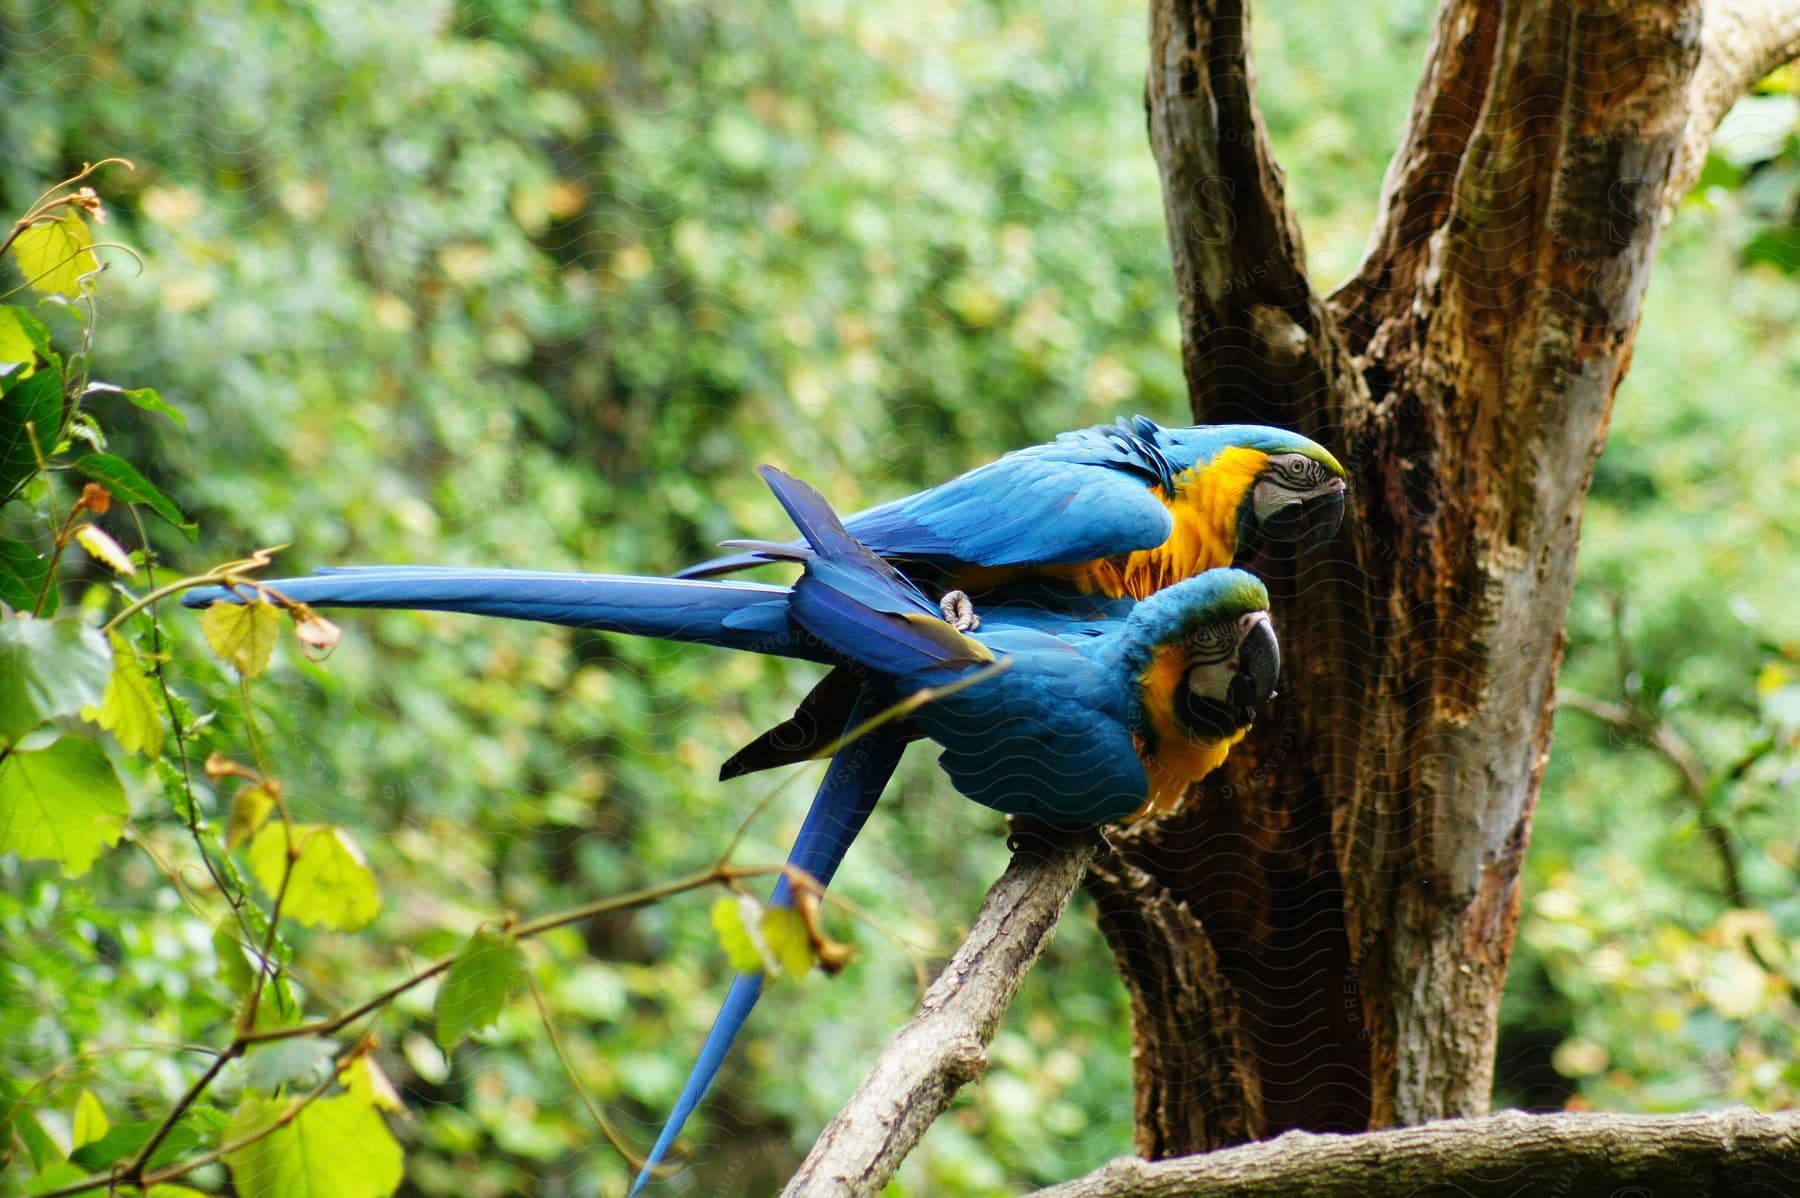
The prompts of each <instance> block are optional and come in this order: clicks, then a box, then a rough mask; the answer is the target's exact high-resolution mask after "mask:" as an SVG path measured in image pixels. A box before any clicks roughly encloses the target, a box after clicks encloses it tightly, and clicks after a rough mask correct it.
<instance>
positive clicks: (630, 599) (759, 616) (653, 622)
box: [182, 566, 831, 661]
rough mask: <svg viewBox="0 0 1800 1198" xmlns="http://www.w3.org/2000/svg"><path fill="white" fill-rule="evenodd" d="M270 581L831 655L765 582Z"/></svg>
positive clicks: (382, 599) (383, 569)
mask: <svg viewBox="0 0 1800 1198" xmlns="http://www.w3.org/2000/svg"><path fill="white" fill-rule="evenodd" d="M266 585H267V586H269V587H270V588H272V589H273V590H276V591H278V592H280V593H281V594H282V595H284V596H286V597H287V598H289V599H292V600H295V601H296V602H300V603H308V604H313V605H316V606H319V607H368V608H389V609H404V610H423V611H448V612H466V613H468V614H471V615H478V616H501V617H504V618H507V619H513V620H536V621H539V622H541V623H545V624H563V625H566V626H568V627H571V628H591V629H596V630H599V631H602V632H623V633H630V634H632V635H635V636H649V637H657V638H660V639H664V640H672V641H690V642H694V643H697V644H702V645H718V646H722V647H724V648H727V649H744V650H748V651H750V652H753V653H770V654H774V655H776V656H779V657H798V658H804V659H806V660H809V661H828V660H831V658H830V657H829V656H828V654H827V653H826V651H825V649H824V647H823V646H821V645H820V644H819V643H818V642H817V641H815V640H814V639H813V638H812V637H810V636H807V635H804V634H802V633H798V632H796V631H795V630H794V628H793V626H792V625H791V624H790V623H789V621H788V618H787V609H788V601H789V599H790V596H791V592H790V591H789V590H788V588H787V587H779V586H767V585H764V584H761V583H751V582H708V581H690V580H685V579H672V578H640V577H636V576H633V575H628V574H557V573H547V572H543V571H537V570H480V569H463V568H461V567H455V566H361V567H337V568H334V569H331V570H328V571H325V572H321V573H319V574H316V575H314V576H312V577H310V578H281V579H273V580H270V581H269V582H268V583H267V584H266ZM254 591H255V589H254V588H253V587H247V586H243V587H239V588H237V590H236V591H231V590H228V589H226V588H224V587H202V588H199V589H197V590H193V591H189V592H188V593H187V594H185V595H183V596H182V602H183V603H185V604H187V605H188V606H189V607H204V606H206V605H207V604H209V603H219V602H226V603H241V602H243V601H244V599H245V597H247V596H252V595H253V594H254Z"/></svg>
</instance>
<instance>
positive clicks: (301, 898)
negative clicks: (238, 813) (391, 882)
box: [250, 821, 381, 932]
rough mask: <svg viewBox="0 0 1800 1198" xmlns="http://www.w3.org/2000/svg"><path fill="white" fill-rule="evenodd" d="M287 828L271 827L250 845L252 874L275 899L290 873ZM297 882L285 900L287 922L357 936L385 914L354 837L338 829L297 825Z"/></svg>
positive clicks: (283, 910) (290, 886)
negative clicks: (283, 879)
mask: <svg viewBox="0 0 1800 1198" xmlns="http://www.w3.org/2000/svg"><path fill="white" fill-rule="evenodd" d="M287 827H288V826H287V825H285V824H282V823H280V822H279V821H277V822H275V823H271V824H268V825H266V826H264V828H263V830H262V831H261V832H259V833H257V835H256V839H255V840H254V841H252V842H251V844H250V873H251V875H252V876H254V877H255V878H256V881H257V883H258V884H259V885H260V886H261V887H262V888H263V890H265V891H267V892H268V893H269V894H270V895H275V894H278V893H281V877H282V874H283V873H284V872H285V871H286V869H287V862H288V831H287ZM293 843H294V851H295V853H296V857H295V859H294V865H293V876H292V877H290V878H288V882H287V891H286V893H285V894H283V896H282V901H281V913H282V915H283V916H284V917H286V918H289V919H292V920H294V921H295V922H296V923H300V924H304V925H306V926H307V927H324V928H333V929H336V930H337V931H340V932H354V931H356V929H358V928H361V927H366V926H367V925H368V924H369V922H370V921H371V920H373V919H374V918H375V917H376V916H377V915H379V914H380V913H381V890H380V888H379V887H377V886H376V884H375V875H374V874H373V873H370V872H369V867H368V866H367V865H366V864H364V863H363V859H362V854H361V853H360V852H358V851H357V849H356V846H355V845H354V844H353V843H352V842H351V840H350V837H349V835H348V834H347V833H346V832H345V831H344V830H343V829H342V828H339V827H337V826H336V825H334V824H294V825H293Z"/></svg>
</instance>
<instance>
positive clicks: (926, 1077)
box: [782, 837, 1096, 1198]
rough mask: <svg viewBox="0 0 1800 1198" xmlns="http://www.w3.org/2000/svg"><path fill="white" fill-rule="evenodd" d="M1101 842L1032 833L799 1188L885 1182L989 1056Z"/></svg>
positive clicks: (821, 1190) (805, 1168) (799, 1178)
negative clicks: (1044, 838) (1015, 999)
mask: <svg viewBox="0 0 1800 1198" xmlns="http://www.w3.org/2000/svg"><path fill="white" fill-rule="evenodd" d="M1095 847H1096V843H1095V841H1094V840H1093V838H1092V837H1083V838H1081V839H1080V840H1077V841H1073V842H1068V841H1062V842H1047V841H1041V840H1036V839H1035V838H1034V839H1033V840H1032V841H1031V842H1030V843H1029V844H1027V845H1024V846H1021V847H1020V848H1019V849H1018V850H1017V851H1016V852H1015V853H1014V854H1013V859H1012V862H1011V864H1009V865H1008V866H1007V867H1006V872H1005V873H1004V874H1002V875H1001V877H1000V880H999V881H998V882H995V883H994V885H993V887H992V888H991V889H990V890H989V891H988V895H987V900H986V901H985V902H983V903H982V905H981V912H980V914H979V915H977V916H976V917H975V925H974V926H973V927H972V928H970V929H969V935H968V937H967V938H966V939H965V940H964V941H963V943H962V946H961V947H960V948H958V949H957V950H956V955H955V956H954V957H952V958H951V960H950V964H949V965H947V966H946V967H945V969H944V972H943V973H942V974H940V975H939V977H938V980H937V981H936V982H934V983H933V984H932V986H931V989H930V990H928V991H927V992H926V994H925V998H924V1001H923V1002H922V1003H921V1004H920V1009H919V1013H918V1014H917V1015H915V1016H914V1017H913V1020H912V1022H911V1023H908V1024H907V1025H906V1026H905V1027H904V1028H902V1029H901V1030H900V1032H899V1033H898V1034H897V1035H895V1037H894V1038H893V1039H892V1040H890V1041H889V1042H888V1046H887V1048H886V1049H885V1050H884V1051H883V1052H882V1054H881V1059H880V1060H878V1061H877V1062H876V1063H875V1067H874V1069H872V1070H871V1071H870V1072H869V1076H868V1077H867V1079H865V1080H864V1082H863V1084H862V1085H861V1086H860V1087H858V1089H857V1091H856V1093H855V1094H854V1095H852V1096H851V1098H850V1102H849V1104H848V1105H846V1106H845V1107H844V1109H843V1110H842V1111H840V1112H839V1113H838V1116H837V1118H835V1119H833V1120H832V1121H831V1125H830V1126H829V1127H827V1128H826V1129H825V1133H824V1134H823V1135H822V1136H820V1137H819V1141H818V1143H816V1144H814V1145H813V1150H812V1152H811V1153H810V1154H808V1156H807V1158H806V1160H805V1162H804V1163H802V1164H801V1166H800V1170H799V1172H798V1173H796V1174H795V1175H794V1177H793V1179H792V1180H791V1181H789V1182H788V1185H787V1188H786V1189H785V1190H783V1191H782V1193H783V1195H784V1198H797V1196H799V1195H824V1194H831V1195H839V1194H871V1193H875V1192H877V1191H879V1190H880V1189H881V1188H882V1186H884V1185H886V1184H887V1181H888V1179H889V1178H890V1177H891V1176H893V1173H894V1170H895V1169H897V1168H899V1166H900V1162H901V1160H902V1159H904V1158H905V1156H906V1154H907V1153H908V1152H909V1151H911V1149H912V1147H913V1145H915V1144H916V1143H918V1141H919V1137H921V1136H923V1135H924V1134H925V1131H926V1129H927V1128H929V1127H930V1126H931V1124H932V1123H933V1122H934V1121H935V1120H936V1119H937V1117H938V1116H939V1115H941V1114H942V1113H943V1112H944V1110H945V1109H946V1108H947V1107H948V1106H949V1105H950V1100H951V1098H953V1097H954V1096H955V1094H956V1092H957V1090H959V1089H960V1088H962V1086H963V1084H964V1083H966V1082H969V1081H973V1080H974V1079H975V1078H977V1077H979V1076H980V1075H981V1072H982V1070H983V1069H984V1068H985V1067H986V1065H987V1044H988V1041H989V1040H990V1039H992V1038H993V1035H994V1030H995V1029H996V1028H997V1027H998V1026H999V1024H1000V1017H1001V1015H1003V1014H1004V1013H1005V1011H1006V1008H1007V1007H1008V1005H1010V1004H1011V1002H1012V1000H1013V997H1014V996H1015V995H1016V994H1017V993H1018V990H1019V985H1020V983H1021V982H1022V981H1023V980H1024V978H1025V974H1026V973H1027V972H1028V971H1029V970H1030V968H1031V966H1032V965H1033V964H1035V963H1036V961H1037V959H1038V956H1039V955H1040V954H1041V953H1042V952H1043V951H1044V947H1045V945H1047V944H1049V942H1050V938H1051V936H1052V935H1053V934H1054V932H1055V930H1056V923H1057V920H1058V919H1060V918H1061V916H1062V913H1063V909H1064V908H1065V907H1066V906H1067V905H1068V902H1069V896H1070V894H1072V893H1073V892H1074V890H1075V886H1076V884H1077V883H1078V882H1079V881H1080V880H1081V875H1082V873H1083V872H1085V871H1086V869H1087V866H1088V862H1089V861H1091V860H1092V859H1093V856H1094V851H1095Z"/></svg>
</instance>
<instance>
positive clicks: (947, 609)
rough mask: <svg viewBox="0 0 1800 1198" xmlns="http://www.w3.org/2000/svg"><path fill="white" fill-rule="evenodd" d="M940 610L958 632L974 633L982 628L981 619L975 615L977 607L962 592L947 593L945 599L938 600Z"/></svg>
mask: <svg viewBox="0 0 1800 1198" xmlns="http://www.w3.org/2000/svg"><path fill="white" fill-rule="evenodd" d="M938 610H939V611H941V612H943V613H944V619H946V620H948V621H949V622H950V627H952V628H954V629H956V631H958V632H974V631H975V630H976V629H977V628H980V627H981V617H980V616H978V615H976V614H975V605H974V604H973V603H971V602H969V597H968V596H967V595H965V594H963V593H962V592H961V591H945V592H944V597H943V598H942V599H939V600H938Z"/></svg>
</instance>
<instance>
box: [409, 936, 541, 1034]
mask: <svg viewBox="0 0 1800 1198" xmlns="http://www.w3.org/2000/svg"><path fill="white" fill-rule="evenodd" d="M524 980H525V954H524V953H523V952H522V951H521V950H520V948H519V945H518V942H517V941H516V940H514V939H513V938H512V936H511V935H510V934H508V933H506V932H497V931H493V930H491V929H486V928H484V929H482V930H481V931H479V932H476V933H475V934H474V935H473V936H471V937H469V942H468V944H466V945H465V946H464V947H463V951H462V954H461V955H460V956H458V957H457V958H456V964H454V965H452V966H451V967H450V972H449V975H448V976H446V977H445V978H444V984H443V985H442V986H439V987H438V992H437V1004H436V1006H435V1007H434V1008H433V1010H432V1013H433V1014H434V1015H435V1016H436V1018H437V1042H438V1046H439V1047H440V1048H442V1049H443V1050H444V1051H445V1052H449V1051H450V1050H451V1049H452V1048H454V1047H456V1043H457V1041H459V1040H461V1039H462V1038H463V1037H464V1036H466V1035H468V1034H469V1033H470V1032H478V1031H480V1030H481V1029H482V1028H484V1027H486V1026H488V1024H490V1023H492V1022H494V1020H495V1019H496V1018H497V1017H498V1016H499V1014H500V1008H501V1007H503V1006H505V1005H506V1000H507V997H508V996H509V995H511V994H512V992H513V991H514V990H515V989H517V988H518V986H519V984H520V983H521V982H523V981H524Z"/></svg>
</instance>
